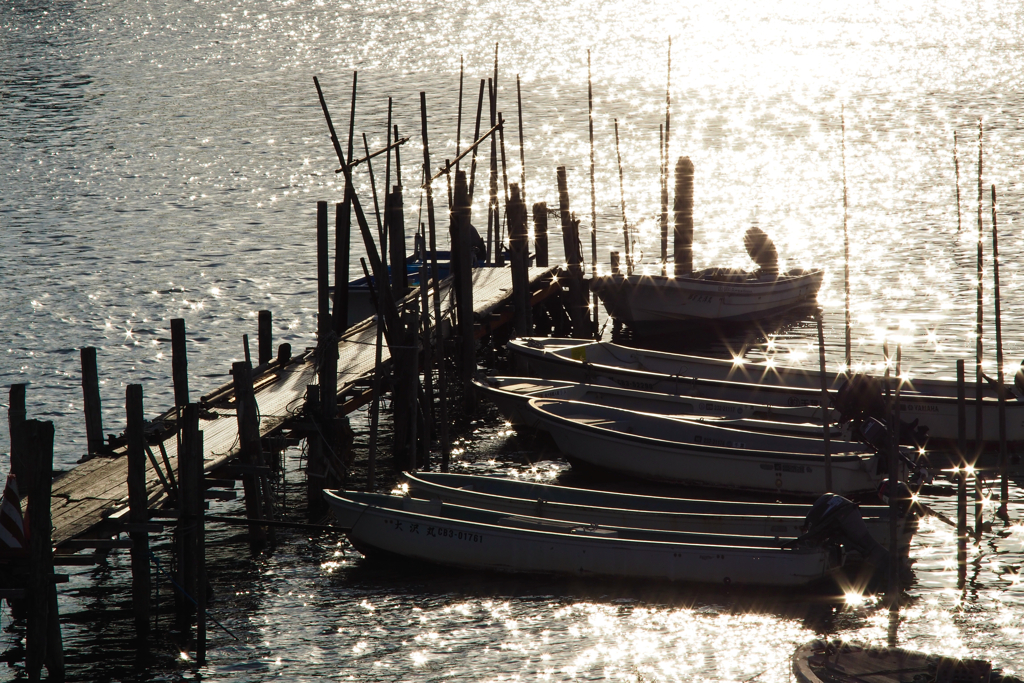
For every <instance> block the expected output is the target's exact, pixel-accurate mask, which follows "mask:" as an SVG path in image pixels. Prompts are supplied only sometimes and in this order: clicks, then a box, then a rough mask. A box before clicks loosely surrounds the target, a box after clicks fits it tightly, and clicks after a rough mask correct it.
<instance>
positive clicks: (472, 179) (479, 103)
mask: <svg viewBox="0 0 1024 683" xmlns="http://www.w3.org/2000/svg"><path fill="white" fill-rule="evenodd" d="M486 83H487V81H486V80H485V79H483V78H481V79H480V94H479V95H477V99H476V130H475V131H474V132H473V139H474V140H477V141H479V140H480V116H481V114H482V113H483V108H484V85H486ZM477 149H478V145H473V162H472V163H471V164H470V166H469V205H470V206H472V205H473V190H474V189H475V188H476V153H477ZM461 158H462V157H461V156H460V157H459V158H458V159H456V160H455V163H458V161H459V159H461ZM425 177H427V178H429V177H430V167H429V166H428V167H427V170H426V176H425ZM448 206H449V207H450V206H451V202H449V203H448Z"/></svg>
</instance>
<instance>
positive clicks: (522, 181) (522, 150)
mask: <svg viewBox="0 0 1024 683" xmlns="http://www.w3.org/2000/svg"><path fill="white" fill-rule="evenodd" d="M516 105H517V107H518V110H519V114H518V115H519V195H520V197H522V199H523V206H526V144H525V143H524V142H523V91H522V89H521V88H520V87H519V74H516ZM456 170H458V169H456Z"/></svg>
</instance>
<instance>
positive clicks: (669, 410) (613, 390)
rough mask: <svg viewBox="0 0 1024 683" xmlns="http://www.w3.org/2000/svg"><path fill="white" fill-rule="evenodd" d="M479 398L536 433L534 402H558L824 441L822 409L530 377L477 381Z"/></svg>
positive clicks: (836, 433)
mask: <svg viewBox="0 0 1024 683" xmlns="http://www.w3.org/2000/svg"><path fill="white" fill-rule="evenodd" d="M473 384H474V385H475V386H476V387H477V389H478V390H479V393H480V395H482V396H486V397H487V398H488V399H489V400H490V401H491V402H492V403H494V404H495V405H496V406H497V407H498V410H499V411H501V413H502V415H504V416H505V419H506V420H508V421H509V423H510V424H512V425H513V426H516V427H529V428H536V427H537V426H538V423H537V420H536V416H535V414H534V413H532V412H531V411H529V410H528V403H529V400H530V399H531V398H535V397H536V398H559V399H565V400H572V401H580V402H582V403H593V404H596V405H603V406H611V407H614V408H626V409H629V410H635V411H637V412H641V413H653V414H656V415H665V416H669V417H682V418H688V419H697V420H713V421H714V424H718V425H720V426H728V427H732V428H734V429H746V430H749V431H755V432H767V433H773V434H789V435H792V436H806V437H821V436H823V429H824V427H823V426H822V424H821V409H820V408H816V407H783V406H771V405H766V404H756V403H741V402H739V401H724V400H708V399H702V398H698V397H690V396H686V395H678V394H663V393H657V392H652V391H639V390H635V389H623V388H621V387H616V386H608V385H604V384H586V383H584V382H568V381H563V380H554V379H553V380H547V379H535V378H531V377H493V376H492V377H484V378H480V379H474V380H473ZM829 436H830V438H832V439H842V438H845V437H844V436H843V431H842V430H841V429H840V428H838V427H836V426H835V425H833V426H832V428H831V430H830V432H829Z"/></svg>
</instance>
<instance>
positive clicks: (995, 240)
mask: <svg viewBox="0 0 1024 683" xmlns="http://www.w3.org/2000/svg"><path fill="white" fill-rule="evenodd" d="M992 280H993V282H992V293H993V295H994V298H995V307H996V366H997V367H996V371H997V374H996V392H997V394H998V400H999V510H998V511H997V513H996V514H997V515H998V516H999V518H1000V519H1002V520H1003V521H1004V522H1009V521H1010V514H1009V511H1008V507H1007V506H1008V505H1009V504H1010V459H1009V456H1008V455H1007V452H1006V378H1005V377H1004V376H1003V316H1002V311H1001V309H1000V299H999V294H1000V292H999V228H998V223H997V221H996V186H995V185H993V186H992Z"/></svg>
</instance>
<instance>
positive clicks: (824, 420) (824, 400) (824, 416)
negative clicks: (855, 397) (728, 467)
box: [817, 312, 832, 493]
mask: <svg viewBox="0 0 1024 683" xmlns="http://www.w3.org/2000/svg"><path fill="white" fill-rule="evenodd" d="M817 318H818V374H820V375H821V424H822V425H823V426H824V431H823V432H822V433H823V435H824V437H825V491H826V492H827V493H831V492H832V444H831V441H830V439H831V437H832V422H831V420H829V419H828V417H829V413H828V404H829V398H828V378H827V377H826V376H825V329H824V327H825V326H824V322H823V321H822V315H821V313H820V312H819V313H818V315H817Z"/></svg>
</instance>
